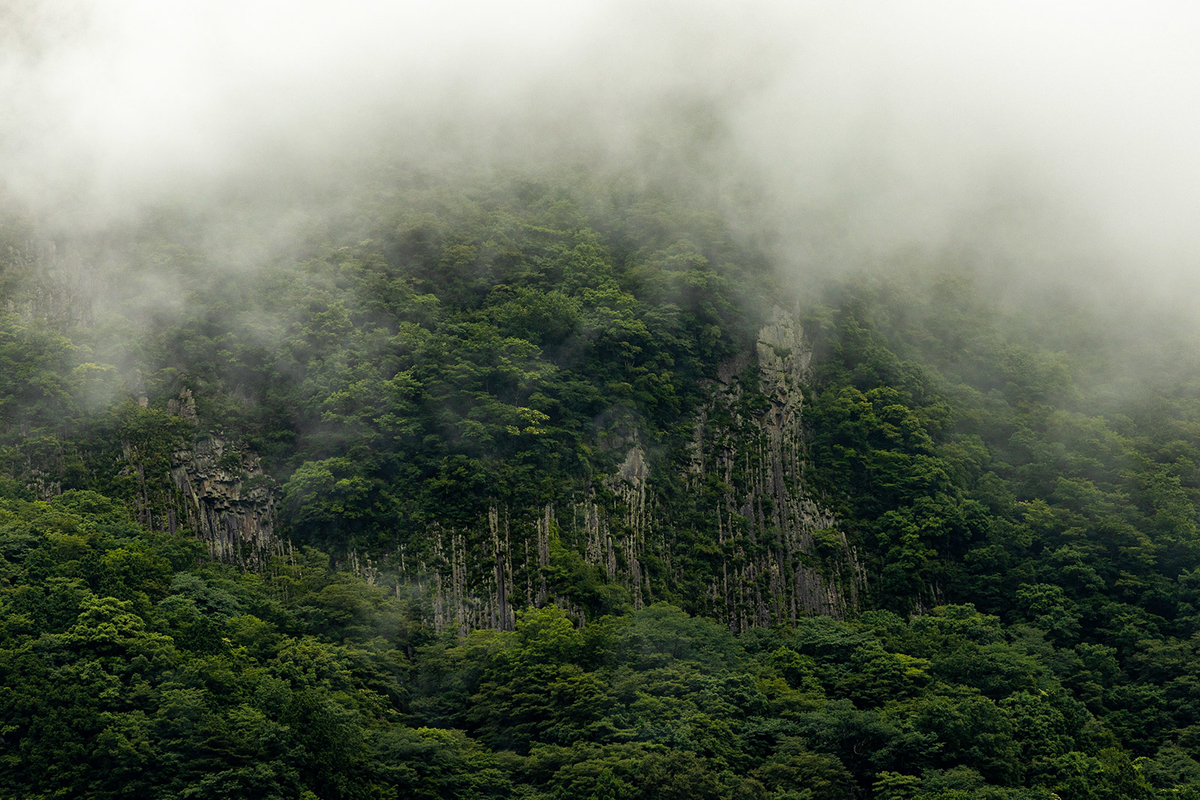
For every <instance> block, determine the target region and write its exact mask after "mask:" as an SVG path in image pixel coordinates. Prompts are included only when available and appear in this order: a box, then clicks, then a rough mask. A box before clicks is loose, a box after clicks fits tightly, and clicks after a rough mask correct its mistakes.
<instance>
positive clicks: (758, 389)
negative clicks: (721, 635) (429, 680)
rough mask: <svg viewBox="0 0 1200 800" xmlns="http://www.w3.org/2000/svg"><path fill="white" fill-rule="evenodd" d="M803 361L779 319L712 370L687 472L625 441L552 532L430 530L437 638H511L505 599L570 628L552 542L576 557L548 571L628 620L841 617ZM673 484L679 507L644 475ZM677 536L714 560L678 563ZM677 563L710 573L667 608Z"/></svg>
mask: <svg viewBox="0 0 1200 800" xmlns="http://www.w3.org/2000/svg"><path fill="white" fill-rule="evenodd" d="M811 357H812V351H811V349H810V348H809V346H808V345H807V343H806V341H805V338H804V331H803V328H802V327H801V325H800V323H799V321H798V318H797V316H796V315H794V314H790V313H787V312H785V311H782V310H777V311H775V312H774V313H773V314H772V316H771V317H770V319H769V320H768V322H767V324H766V325H765V326H764V327H763V328H762V330H761V332H760V333H759V336H758V338H757V341H756V342H755V345H754V347H753V349H751V350H750V351H749V352H747V353H744V354H742V355H740V356H738V357H736V358H733V359H731V360H730V361H729V362H727V363H726V364H724V365H722V367H721V369H720V370H719V373H718V377H717V379H716V380H715V381H713V382H712V383H711V384H710V385H709V386H708V392H709V398H708V401H707V402H705V403H704V404H703V405H702V407H701V408H700V409H699V410H698V413H697V417H696V420H695V424H694V428H693V430H694V437H693V441H692V443H691V448H690V456H689V457H688V459H687V460H686V461H685V462H683V463H676V464H672V463H655V462H653V460H652V457H651V456H650V455H649V454H648V453H647V451H646V449H645V448H644V447H643V445H642V444H641V443H640V442H639V441H638V437H637V434H636V431H635V432H633V433H628V432H627V434H626V435H623V436H621V437H616V438H614V439H613V440H612V441H608V442H606V443H605V444H606V445H607V446H608V447H609V448H620V449H618V450H617V453H618V454H622V453H623V456H622V455H619V456H618V457H619V458H620V459H621V460H620V462H619V464H618V466H617V467H616V469H615V471H614V472H613V474H611V475H609V476H607V477H605V478H602V479H600V480H599V481H597V482H596V483H595V484H593V486H591V487H589V488H587V489H586V490H584V492H583V493H582V496H577V498H576V499H568V500H567V501H566V502H565V503H564V508H563V509H562V511H563V513H562V518H561V520H559V519H557V518H556V517H555V514H554V510H553V508H552V507H551V506H547V507H545V508H544V509H541V510H540V511H538V512H535V511H533V510H530V511H529V512H527V513H523V512H520V511H517V510H510V509H507V508H500V507H495V506H494V507H493V508H492V509H491V511H490V513H489V514H488V518H487V521H486V523H485V524H486V527H482V526H481V527H482V529H481V530H479V531H476V532H471V531H438V532H437V533H436V535H435V538H436V544H435V547H434V549H435V554H434V559H433V561H434V564H433V565H432V568H433V571H434V573H435V575H434V580H433V583H434V586H435V599H434V608H433V617H434V620H433V621H434V625H435V627H436V628H438V629H439V630H447V629H455V628H457V630H458V631H459V632H460V633H461V634H465V632H466V631H467V630H468V629H470V628H474V627H498V628H502V629H506V628H510V627H511V625H512V624H513V612H514V609H513V607H512V604H513V602H514V598H515V597H520V594H521V593H520V591H519V589H518V588H517V587H521V588H523V589H524V592H523V594H524V598H523V599H524V601H525V602H526V603H528V604H530V605H538V606H541V605H545V604H546V603H549V602H552V603H555V604H557V605H559V606H562V607H565V608H568V609H570V610H571V613H572V614H573V616H575V617H576V619H577V621H579V622H582V621H583V620H584V617H585V614H584V610H583V604H582V603H581V602H580V598H572V597H564V596H556V594H555V592H554V591H553V587H552V584H551V583H550V582H549V580H548V576H549V575H550V574H551V573H552V572H553V571H554V569H555V565H554V564H552V550H553V548H552V544H551V543H552V542H557V545H555V546H556V547H559V548H561V549H560V550H558V552H559V553H560V554H562V553H569V552H570V551H575V553H576V554H577V555H575V556H570V555H567V556H559V557H560V558H561V557H566V558H568V559H569V558H578V559H579V560H581V561H582V562H583V565H582V568H585V569H587V568H590V569H592V570H594V574H595V576H596V580H597V581H600V582H604V583H607V584H608V586H609V587H610V589H609V590H608V591H620V592H625V593H627V598H626V599H627V602H628V603H629V604H630V605H632V606H633V607H634V608H640V607H641V606H643V605H646V604H649V603H652V602H654V600H655V599H656V596H658V597H668V598H670V599H671V600H672V601H673V602H677V603H679V604H681V605H683V606H684V607H686V608H688V610H690V611H693V612H695V613H704V614H708V615H711V616H714V617H716V618H718V619H721V620H723V621H724V622H726V623H727V624H728V625H729V627H730V628H732V629H733V630H735V631H741V630H745V629H748V628H752V627H765V626H770V625H773V624H779V623H788V622H794V621H795V620H796V619H797V618H798V617H799V616H801V615H807V614H828V615H832V616H836V617H842V616H844V615H845V614H846V612H847V611H848V610H850V609H851V608H853V607H854V606H855V604H856V602H857V598H858V594H859V592H860V591H861V590H862V588H863V586H864V582H865V576H864V572H863V570H862V568H861V566H860V565H859V563H858V559H857V557H856V554H855V551H854V548H853V547H852V546H851V545H850V543H849V542H848V541H847V538H846V536H845V534H844V532H842V530H841V529H840V527H839V525H838V521H837V520H836V519H835V518H834V517H833V516H832V515H831V514H830V513H829V512H827V511H826V510H824V509H823V508H822V507H821V505H820V504H819V503H818V502H817V500H816V499H814V497H813V496H812V493H811V492H810V490H809V488H808V487H807V486H806V484H805V480H804V469H805V467H804V464H805V446H804V433H803V426H802V412H803V407H804V402H805V397H804V383H805V380H806V378H807V376H808V368H809V362H810V360H811ZM610 452H611V450H610ZM672 471H674V472H676V473H677V474H679V475H680V476H681V478H682V482H683V484H684V486H685V487H686V489H687V492H686V494H687V495H688V496H687V497H685V498H683V499H682V500H680V499H679V498H678V497H676V498H674V499H672V500H668V499H665V496H664V495H663V494H662V490H661V486H660V485H659V484H658V483H657V482H656V478H655V475H656V474H657V475H660V476H664V475H665V476H668V477H669V475H670V472H672ZM714 480H715V485H717V486H719V487H721V489H720V491H719V492H718V493H717V495H716V497H717V499H716V500H713V493H712V492H711V491H706V488H705V487H711V486H712V485H714ZM702 496H703V498H706V499H701V498H702ZM681 503H682V504H686V505H687V506H688V508H687V509H684V508H683V507H682V506H681V505H680V504H681ZM697 520H699V521H698V522H697ZM681 530H685V533H686V536H687V537H690V539H687V541H690V542H692V543H693V544H694V543H695V542H697V541H699V542H701V543H702V545H703V548H704V549H705V550H706V551H707V552H708V553H710V554H712V553H715V555H710V556H709V558H708V560H707V561H705V562H697V560H696V559H695V558H691V559H688V558H686V556H687V554H686V553H684V552H683V551H682V550H681V549H680V548H684V549H686V547H687V544H686V542H685V543H683V544H681V541H682V540H681V538H680V536H681V534H680V532H681ZM514 553H516V554H517V556H518V557H517V559H516V560H515V564H514V557H513V554H514ZM681 561H686V562H687V565H688V566H687V568H688V569H690V570H692V571H693V572H694V571H695V570H697V569H700V570H704V569H707V570H709V572H708V574H707V576H706V577H705V578H704V579H703V581H702V582H701V583H700V584H699V585H700V586H707V589H703V590H701V591H700V592H699V593H698V594H700V595H702V596H697V597H684V596H680V595H679V588H678V587H680V586H682V585H684V583H686V580H685V579H686V578H688V577H689V576H687V575H685V574H684V573H683V569H684V567H683V566H681V565H680V562H681ZM514 566H515V567H516V569H514ZM559 567H561V564H560V565H559ZM691 577H693V578H694V575H692V576H691ZM693 583H694V581H693Z"/></svg>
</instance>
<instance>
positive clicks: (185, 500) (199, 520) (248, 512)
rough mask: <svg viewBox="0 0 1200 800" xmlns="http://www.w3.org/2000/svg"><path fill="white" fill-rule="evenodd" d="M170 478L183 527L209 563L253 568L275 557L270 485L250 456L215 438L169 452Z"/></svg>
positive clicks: (277, 546)
mask: <svg viewBox="0 0 1200 800" xmlns="http://www.w3.org/2000/svg"><path fill="white" fill-rule="evenodd" d="M190 399H191V398H190V396H187V397H186V398H185V401H190ZM189 410H190V412H191V413H192V414H193V415H194V414H195V407H194V405H192V406H191V407H190V409H188V408H187V407H186V406H185V408H184V409H183V411H184V413H187V411H189ZM171 478H172V480H173V481H174V484H175V487H176V488H177V490H178V491H179V493H180V495H181V496H182V511H183V523H184V524H185V525H186V526H187V527H188V528H190V529H191V530H192V532H193V533H194V534H195V535H196V536H197V537H198V538H200V539H201V540H203V541H204V542H206V543H207V544H208V548H209V554H210V556H211V557H212V558H213V559H216V560H220V561H228V562H231V563H235V564H239V565H241V566H244V567H253V566H257V565H260V564H262V563H263V562H264V561H265V560H266V559H268V558H269V557H270V556H271V555H272V554H274V553H276V552H279V551H280V547H281V542H280V540H279V539H278V538H277V537H276V536H275V532H274V521H275V484H274V481H273V480H272V479H271V478H270V477H268V476H267V475H266V474H265V473H264V472H263V470H262V465H261V464H260V462H259V459H258V456H257V455H255V454H254V453H253V452H251V451H250V450H248V449H246V448H244V447H241V446H239V445H237V444H236V443H234V442H230V441H227V440H225V439H223V438H221V437H218V436H209V437H204V438H200V439H198V440H197V441H196V442H195V443H194V444H193V445H192V446H191V447H189V448H186V449H179V450H176V451H175V453H174V454H173V458H172V467H171Z"/></svg>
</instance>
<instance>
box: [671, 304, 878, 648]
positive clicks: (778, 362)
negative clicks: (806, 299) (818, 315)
mask: <svg viewBox="0 0 1200 800" xmlns="http://www.w3.org/2000/svg"><path fill="white" fill-rule="evenodd" d="M811 358H812V351H811V349H810V348H809V347H808V345H807V344H806V342H805V340H804V332H803V330H802V328H801V326H800V324H799V321H798V320H797V319H796V318H795V316H794V315H791V314H788V313H786V312H783V311H781V310H776V311H775V312H774V313H773V314H772V316H771V319H770V321H769V322H768V324H767V325H766V326H764V327H763V328H762V330H761V331H760V332H759V335H758V340H757V342H756V343H755V349H754V353H753V354H752V355H748V356H743V357H742V358H740V359H736V360H734V361H732V362H730V363H729V364H727V365H725V366H724V368H723V369H722V370H721V372H720V374H719V376H718V380H717V382H716V384H715V385H714V386H713V387H711V388H712V391H711V397H710V400H709V402H708V403H707V404H706V405H705V406H704V408H703V409H702V410H701V412H700V415H699V418H698V419H697V420H696V428H695V436H694V440H693V442H692V458H691V464H690V465H689V486H690V487H691V488H692V489H693V490H698V489H699V487H700V486H701V485H702V484H703V483H704V482H705V480H706V479H707V478H709V476H711V475H714V474H715V475H716V476H717V478H718V480H719V486H720V487H721V489H722V491H721V499H720V501H719V503H718V504H717V505H718V507H717V508H716V509H715V512H716V529H717V536H718V541H719V543H720V544H721V546H722V549H723V551H724V552H723V559H722V564H721V571H720V574H719V575H716V576H714V577H713V580H712V583H711V588H710V596H711V598H712V602H711V613H713V614H714V615H715V616H718V617H722V618H725V619H727V620H728V622H729V626H730V627H731V628H732V629H734V630H744V629H746V628H750V627H765V626H769V625H771V624H773V623H778V622H789V621H795V619H796V618H797V616H799V615H801V614H829V615H833V616H836V617H842V616H844V615H845V613H846V611H847V610H848V609H849V608H852V607H853V606H854V605H855V604H856V602H857V596H858V592H859V589H860V587H861V586H862V584H863V582H864V580H865V575H864V573H863V571H862V569H861V567H860V566H859V564H858V560H857V557H856V554H855V552H854V549H853V548H852V547H851V546H850V544H849V543H848V542H847V540H846V537H845V534H844V533H843V532H842V531H841V530H839V528H838V525H837V520H836V519H835V518H834V517H833V516H831V515H830V514H829V513H828V512H826V511H825V510H823V509H822V508H821V507H820V505H819V504H818V503H817V502H816V500H815V499H814V498H813V497H812V496H811V495H810V494H809V492H808V490H807V488H806V486H805V482H804V464H805V455H804V440H803V428H802V420H801V414H802V410H803V407H804V391H803V384H804V381H805V380H806V378H807V376H808V367H809V362H810V360H811Z"/></svg>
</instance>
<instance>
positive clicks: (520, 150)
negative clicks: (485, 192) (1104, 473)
mask: <svg viewBox="0 0 1200 800" xmlns="http://www.w3.org/2000/svg"><path fill="white" fill-rule="evenodd" d="M0 25H3V26H4V27H5V30H4V32H3V33H0V46H2V47H3V50H2V51H0V101H2V105H0V177H2V178H3V180H4V182H5V185H6V187H7V191H8V193H9V194H10V195H14V196H16V197H17V198H19V199H20V201H21V202H22V203H23V204H24V205H25V206H26V207H28V208H32V209H33V210H34V211H35V212H36V213H37V214H39V215H41V216H42V217H44V218H53V219H54V220H55V222H56V224H58V225H79V226H97V225H104V224H106V222H107V221H110V220H112V219H114V218H121V217H128V216H130V215H135V214H137V213H138V212H139V211H140V210H142V209H144V208H146V207H147V206H149V205H152V204H154V203H156V202H160V201H165V200H178V198H180V197H188V196H195V197H204V196H205V195H206V192H209V191H210V190H212V187H214V186H219V185H223V186H228V185H237V184H238V183H239V182H246V183H254V182H269V181H271V180H275V179H280V178H281V176H286V175H289V174H296V173H303V174H320V173H321V171H322V170H328V171H330V172H336V171H337V170H338V169H341V168H343V167H345V166H347V165H353V164H359V165H361V164H364V163H370V161H371V160H372V159H375V158H381V157H382V158H387V159H392V160H408V161H420V162H422V163H426V164H429V165H431V166H433V167H437V166H438V165H446V166H447V167H448V168H449V167H452V166H453V165H454V164H458V163H473V164H484V165H486V164H502V163H503V164H514V163H516V164H520V163H526V164H532V165H536V164H545V163H548V162H558V161H559V160H562V159H572V160H575V161H576V162H578V161H580V160H583V161H586V162H589V163H594V164H595V165H596V166H597V168H606V169H607V168H620V167H622V166H630V167H633V168H636V169H639V170H642V171H645V172H648V173H654V172H655V171H658V172H670V171H671V170H680V171H684V172H687V173H688V177H687V184H688V185H690V186H692V187H700V188H701V189H702V190H703V191H705V192H707V193H709V194H710V195H711V197H713V198H714V199H715V201H716V202H719V203H720V204H721V205H722V207H723V209H724V211H725V213H726V214H727V215H728V216H729V218H730V220H731V221H733V222H734V223H735V225H736V226H738V228H739V229H740V230H743V231H744V232H746V233H747V235H752V236H755V237H759V238H761V239H762V240H763V241H765V242H767V243H769V245H770V246H771V247H773V248H775V254H776V256H777V257H778V259H779V260H780V261H781V263H784V264H785V265H787V266H789V267H792V268H793V269H794V270H795V271H796V272H797V273H798V274H800V275H809V274H812V273H813V271H820V270H824V269H830V268H834V267H838V268H841V267H845V266H847V265H853V264H855V263H858V262H863V261H870V260H872V259H884V260H886V259H887V258H888V257H889V254H891V253H893V252H896V251H906V250H907V251H910V252H911V251H913V250H914V249H915V250H916V251H917V252H924V253H937V252H942V251H944V250H946V249H951V250H955V251H958V252H964V251H965V252H967V253H969V254H971V255H972V257H975V258H977V259H979V260H980V261H982V262H987V263H991V264H994V265H995V268H996V269H998V270H1004V269H1012V270H1014V272H1013V275H1014V276H1016V275H1017V274H1020V275H1023V276H1029V275H1045V274H1061V275H1062V276H1064V277H1065V278H1068V279H1070V280H1074V281H1079V282H1080V284H1081V285H1089V286H1094V285H1095V284H1096V283H1098V282H1101V281H1103V282H1104V283H1105V284H1106V285H1109V286H1116V287H1120V292H1121V293H1122V296H1124V293H1125V292H1127V291H1129V290H1131V289H1133V288H1136V289H1137V290H1138V291H1139V292H1144V293H1145V295H1147V296H1156V297H1158V298H1160V299H1162V298H1176V299H1178V298H1186V297H1188V296H1189V294H1190V293H1191V292H1194V291H1195V290H1196V289H1197V288H1200V285H1198V284H1200V281H1197V280H1196V278H1197V267H1198V266H1200V224H1197V221H1198V220H1200V188H1198V187H1200V47H1197V46H1196V42H1198V41H1200V11H1198V10H1196V9H1195V7H1194V6H1193V5H1191V4H1184V3H1178V4H1175V3H1159V4H1151V3H1136V4H1135V3H1100V2H1088V3H1084V2H1072V3H1067V2H1062V3H1057V4H1055V3H1046V2H1036V3H1035V2H1012V1H1011V0H1010V1H1008V2H984V1H980V2H961V0H959V1H958V2H907V3H900V2H892V3H887V2H855V1H854V0H846V1H844V2H714V1H713V0H688V1H687V2H682V1H680V2H595V1H593V2H561V0H559V2H534V1H532V0H527V1H525V2H506V3H499V2H483V1H482V0H476V1H475V2H468V1H467V0H443V2H437V3H429V2H419V3H418V2H358V3H354V2H339V3H334V2H316V1H315V0H292V1H291V2H266V1H265V0H239V1H238V2H229V1H227V0H208V1H207V2H200V1H199V0H172V2H161V0H157V1H151V0H124V1H122V0H26V1H25V2H23V3H22V2H19V0H17V2H13V1H12V0H10V2H9V3H8V4H7V5H3V4H0ZM1014 280H1015V277H1014Z"/></svg>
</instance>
